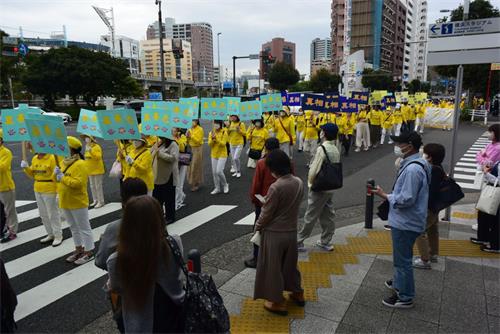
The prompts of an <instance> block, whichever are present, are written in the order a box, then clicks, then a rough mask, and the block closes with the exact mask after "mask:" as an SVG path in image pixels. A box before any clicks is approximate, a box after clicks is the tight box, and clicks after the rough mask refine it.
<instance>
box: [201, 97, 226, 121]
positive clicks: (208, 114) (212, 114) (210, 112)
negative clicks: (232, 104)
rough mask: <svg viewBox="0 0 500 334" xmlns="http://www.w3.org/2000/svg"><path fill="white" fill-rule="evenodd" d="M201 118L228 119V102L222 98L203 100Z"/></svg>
mask: <svg viewBox="0 0 500 334" xmlns="http://www.w3.org/2000/svg"><path fill="white" fill-rule="evenodd" d="M201 118H202V119H208V120H212V121H213V120H226V119H227V101H226V100H224V99H222V98H211V97H209V98H202V99H201Z"/></svg>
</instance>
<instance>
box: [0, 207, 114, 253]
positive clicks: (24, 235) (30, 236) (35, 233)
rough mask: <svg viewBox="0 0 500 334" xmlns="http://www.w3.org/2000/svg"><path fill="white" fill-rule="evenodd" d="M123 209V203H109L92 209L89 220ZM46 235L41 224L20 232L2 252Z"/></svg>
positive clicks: (4, 245) (64, 223) (63, 225)
mask: <svg viewBox="0 0 500 334" xmlns="http://www.w3.org/2000/svg"><path fill="white" fill-rule="evenodd" d="M121 207H122V205H121V203H108V204H106V205H105V206H103V207H102V208H99V209H90V210H89V219H95V218H97V217H100V216H104V215H106V214H108V213H112V212H114V211H118V210H120V209H121ZM67 227H68V224H67V223H66V222H63V223H62V228H63V229H64V228H67ZM45 234H46V232H45V227H44V226H43V225H42V223H41V222H40V226H37V227H33V228H30V229H29V230H26V231H23V232H19V233H18V234H17V238H16V239H14V240H12V241H9V242H8V243H5V244H1V245H0V251H5V250H7V249H10V248H13V247H16V246H19V245H22V244H24V243H26V242H30V241H32V240H35V239H37V238H41V237H43V236H44V235H45Z"/></svg>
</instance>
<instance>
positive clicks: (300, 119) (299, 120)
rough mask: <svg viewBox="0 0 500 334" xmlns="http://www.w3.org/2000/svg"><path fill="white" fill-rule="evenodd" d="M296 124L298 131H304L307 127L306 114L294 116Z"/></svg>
mask: <svg viewBox="0 0 500 334" xmlns="http://www.w3.org/2000/svg"><path fill="white" fill-rule="evenodd" d="M294 121H295V125H296V126H297V132H302V131H304V129H305V124H306V119H305V116H304V115H297V116H294Z"/></svg>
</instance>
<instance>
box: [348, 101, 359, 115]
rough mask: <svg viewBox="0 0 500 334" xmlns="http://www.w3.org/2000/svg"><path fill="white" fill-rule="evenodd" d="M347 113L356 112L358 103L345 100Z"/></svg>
mask: <svg viewBox="0 0 500 334" xmlns="http://www.w3.org/2000/svg"><path fill="white" fill-rule="evenodd" d="M347 112H358V102H357V101H356V100H354V99H347Z"/></svg>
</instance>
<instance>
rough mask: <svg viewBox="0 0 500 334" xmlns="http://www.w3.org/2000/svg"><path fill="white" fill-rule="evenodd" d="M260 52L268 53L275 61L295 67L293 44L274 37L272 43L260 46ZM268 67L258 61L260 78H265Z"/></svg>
mask: <svg viewBox="0 0 500 334" xmlns="http://www.w3.org/2000/svg"><path fill="white" fill-rule="evenodd" d="M262 51H265V52H269V53H270V54H271V55H272V56H273V57H274V58H276V61H280V62H285V63H287V64H290V65H292V66H293V67H295V43H293V42H288V41H285V39H284V38H281V37H276V38H273V39H272V41H270V42H267V43H264V44H262ZM268 73H269V66H267V65H266V64H264V62H263V61H262V58H261V59H260V77H261V78H267V74H268Z"/></svg>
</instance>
